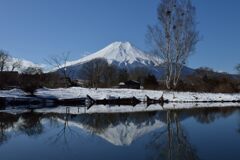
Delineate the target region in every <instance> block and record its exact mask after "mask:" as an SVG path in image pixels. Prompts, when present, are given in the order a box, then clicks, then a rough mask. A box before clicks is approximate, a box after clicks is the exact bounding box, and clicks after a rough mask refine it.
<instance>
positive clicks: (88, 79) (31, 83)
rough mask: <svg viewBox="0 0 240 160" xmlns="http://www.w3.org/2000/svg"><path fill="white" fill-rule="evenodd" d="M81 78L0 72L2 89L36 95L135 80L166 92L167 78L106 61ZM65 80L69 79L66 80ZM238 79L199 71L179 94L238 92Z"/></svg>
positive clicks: (183, 79) (93, 65)
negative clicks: (43, 90)
mask: <svg viewBox="0 0 240 160" xmlns="http://www.w3.org/2000/svg"><path fill="white" fill-rule="evenodd" d="M76 74H78V75H79V77H83V78H81V79H75V80H74V79H71V77H65V76H64V75H62V74H61V73H60V72H49V73H43V71H42V70H41V69H40V68H34V67H29V68H27V69H25V70H23V71H22V72H21V73H18V72H16V71H1V72H0V89H11V88H20V89H22V90H24V91H25V92H28V93H30V94H31V95H33V94H34V92H35V90H36V89H38V88H43V87H47V88H59V87H73V86H81V87H87V88H113V87H118V84H119V83H120V82H126V81H128V80H135V81H138V82H140V84H141V86H143V88H144V89H153V90H160V89H161V90H167V88H166V85H165V81H164V75H163V76H162V77H160V79H157V78H156V77H155V76H154V75H153V74H151V72H150V71H149V70H148V69H147V68H143V67H137V68H134V69H129V70H127V69H119V67H117V66H114V65H110V64H108V62H107V61H106V60H105V59H95V60H93V61H89V62H87V63H85V64H83V66H82V68H81V69H80V71H77V73H76ZM66 79H68V80H67V81H66ZM239 79H240V78H239V76H234V75H229V74H226V73H217V72H214V71H213V70H211V69H209V68H199V69H196V70H195V71H194V73H193V74H191V75H188V76H182V77H181V78H180V80H179V83H178V85H177V87H176V88H175V90H176V91H192V92H213V93H236V92H240V80H239Z"/></svg>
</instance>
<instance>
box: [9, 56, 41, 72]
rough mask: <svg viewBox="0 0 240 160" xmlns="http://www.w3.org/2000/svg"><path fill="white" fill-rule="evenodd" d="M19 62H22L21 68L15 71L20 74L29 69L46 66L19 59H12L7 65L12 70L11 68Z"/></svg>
mask: <svg viewBox="0 0 240 160" xmlns="http://www.w3.org/2000/svg"><path fill="white" fill-rule="evenodd" d="M17 61H20V62H21V67H20V68H16V69H15V70H16V71H18V72H21V71H22V70H24V69H26V68H28V67H40V68H44V67H45V65H44V64H36V63H33V62H31V61H28V60H25V59H18V58H11V59H10V61H9V62H8V64H7V65H8V66H10V68H11V66H12V65H13V64H14V63H15V62H17Z"/></svg>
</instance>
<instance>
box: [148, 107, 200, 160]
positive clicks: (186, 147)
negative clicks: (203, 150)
mask: <svg viewBox="0 0 240 160" xmlns="http://www.w3.org/2000/svg"><path fill="white" fill-rule="evenodd" d="M166 123H167V128H166V129H165V130H163V131H161V132H156V133H154V134H153V136H152V139H151V141H150V143H149V144H148V145H147V148H148V149H150V150H151V152H152V153H153V154H151V157H149V159H168V160H174V159H178V160H181V159H182V160H186V159H190V160H196V159H199V158H198V156H197V152H196V150H195V149H194V148H193V146H192V145H191V144H190V143H189V141H188V139H187V135H186V133H185V131H184V129H183V127H182V125H181V123H180V119H179V113H178V112H176V111H167V112H166Z"/></svg>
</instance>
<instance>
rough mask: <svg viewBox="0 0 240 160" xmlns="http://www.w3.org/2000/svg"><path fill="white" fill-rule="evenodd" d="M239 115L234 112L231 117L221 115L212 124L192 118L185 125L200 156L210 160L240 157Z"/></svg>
mask: <svg viewBox="0 0 240 160" xmlns="http://www.w3.org/2000/svg"><path fill="white" fill-rule="evenodd" d="M239 117H240V116H239V114H237V113H233V114H232V115H231V116H230V117H226V118H222V117H220V118H219V119H217V120H215V121H214V122H213V123H210V124H202V123H199V122H197V121H196V120H195V119H194V118H190V119H188V120H187V121H184V123H183V125H184V128H185V129H186V132H187V133H188V135H189V138H190V141H191V143H192V145H194V146H195V147H196V148H197V152H198V154H199V156H200V157H203V158H204V159H209V160H210V159H236V157H238V158H237V159H239V157H240V154H239V147H240V134H239V133H238V132H237V130H238V125H239V122H240V120H239ZM216 153H217V154H216Z"/></svg>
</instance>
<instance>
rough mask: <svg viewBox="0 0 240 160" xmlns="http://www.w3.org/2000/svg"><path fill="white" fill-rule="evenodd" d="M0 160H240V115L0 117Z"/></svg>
mask: <svg viewBox="0 0 240 160" xmlns="http://www.w3.org/2000/svg"><path fill="white" fill-rule="evenodd" d="M0 159H1V160H19V159H23V160H33V159H34V160H48V159H52V160H53V159H54V160H55V159H56V160H65V159H71V160H78V159H84V160H92V159H100V160H101V159H102V160H107V159H112V160H122V159H133V160H134V159H138V160H145V159H161V160H164V159H192V160H194V159H204V160H208V159H209V160H210V159H211V160H212V159H218V160H221V159H240V109H238V108H229V107H228V108H205V109H190V110H178V111H159V112H146V113H121V114H120V113H114V114H106V113H102V114H81V115H70V114H54V113H35V112H34V111H32V112H28V113H21V114H16V115H13V114H9V113H4V111H3V112H1V113H0Z"/></svg>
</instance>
